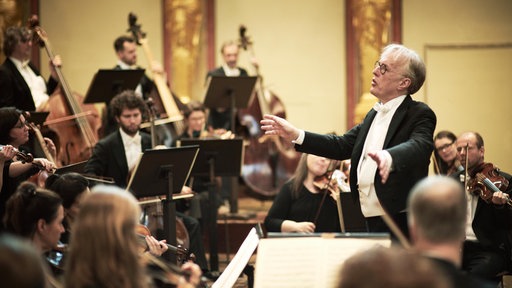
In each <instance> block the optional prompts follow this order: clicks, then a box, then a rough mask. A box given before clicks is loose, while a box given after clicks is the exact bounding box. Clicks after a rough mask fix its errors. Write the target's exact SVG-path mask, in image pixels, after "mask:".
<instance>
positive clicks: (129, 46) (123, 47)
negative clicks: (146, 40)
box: [114, 35, 137, 66]
mask: <svg viewBox="0 0 512 288" xmlns="http://www.w3.org/2000/svg"><path fill="white" fill-rule="evenodd" d="M114 49H115V51H116V54H117V58H119V60H121V61H123V62H124V63H125V64H127V65H130V66H132V65H135V64H137V43H135V39H133V38H132V37H129V36H124V35H123V36H119V37H117V39H116V40H115V41H114Z"/></svg>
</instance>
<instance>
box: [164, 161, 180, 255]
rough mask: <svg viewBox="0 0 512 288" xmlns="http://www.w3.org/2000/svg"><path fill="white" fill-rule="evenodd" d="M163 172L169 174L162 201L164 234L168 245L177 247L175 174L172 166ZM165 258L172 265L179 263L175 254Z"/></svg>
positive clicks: (167, 166)
mask: <svg viewBox="0 0 512 288" xmlns="http://www.w3.org/2000/svg"><path fill="white" fill-rule="evenodd" d="M161 169H162V172H167V173H166V175H167V177H166V178H167V188H168V189H167V195H166V197H165V199H162V207H163V213H164V215H163V217H164V233H165V239H167V243H169V244H170V245H173V246H175V247H177V245H176V203H175V202H174V201H173V200H172V187H173V173H172V165H163V166H162V167H161ZM162 256H164V258H165V259H166V260H168V261H169V262H170V263H178V259H177V256H176V255H175V254H174V253H164V255H162Z"/></svg>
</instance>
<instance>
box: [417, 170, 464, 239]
mask: <svg viewBox="0 0 512 288" xmlns="http://www.w3.org/2000/svg"><path fill="white" fill-rule="evenodd" d="M407 206H408V208H409V214H408V217H409V226H410V227H411V230H414V231H416V232H415V233H414V234H415V237H421V238H422V239H423V240H426V241H429V242H432V243H447V242H456V241H462V240H463V239H464V236H465V225H466V206H467V204H466V198H465V195H464V191H463V189H462V186H461V185H460V183H458V182H457V181H455V180H454V179H452V178H450V177H446V176H433V177H428V178H425V179H423V180H422V181H420V182H419V183H418V184H417V185H416V186H415V187H414V188H413V190H412V192H411V194H410V195H409V199H408V203H407Z"/></svg>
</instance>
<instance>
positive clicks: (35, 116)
mask: <svg viewBox="0 0 512 288" xmlns="http://www.w3.org/2000/svg"><path fill="white" fill-rule="evenodd" d="M29 113H30V117H29V118H28V119H26V120H27V121H29V122H32V123H34V124H35V125H36V126H37V127H43V124H44V121H46V118H47V117H48V114H50V112H39V111H30V112H29Z"/></svg>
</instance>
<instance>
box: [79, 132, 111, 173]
mask: <svg viewBox="0 0 512 288" xmlns="http://www.w3.org/2000/svg"><path fill="white" fill-rule="evenodd" d="M108 159H112V157H110V156H109V152H108V149H107V146H106V145H105V144H104V143H103V142H102V141H100V142H98V143H96V146H94V151H93V153H92V156H91V158H90V159H89V161H87V164H86V165H85V168H84V172H85V173H86V174H92V175H97V176H107V175H105V172H106V167H107V166H108Z"/></svg>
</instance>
